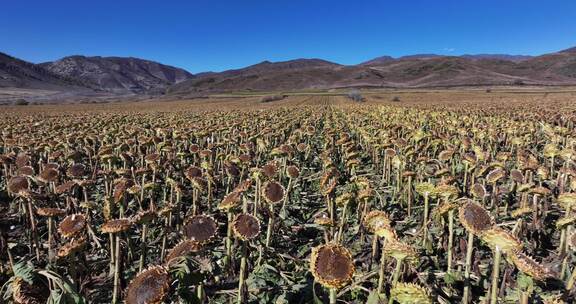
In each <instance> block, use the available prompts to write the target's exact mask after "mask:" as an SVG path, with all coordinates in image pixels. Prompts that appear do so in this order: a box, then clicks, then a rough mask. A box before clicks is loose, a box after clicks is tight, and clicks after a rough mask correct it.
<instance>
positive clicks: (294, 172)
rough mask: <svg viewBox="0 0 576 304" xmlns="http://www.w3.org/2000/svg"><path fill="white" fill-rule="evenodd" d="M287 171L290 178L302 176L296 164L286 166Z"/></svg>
mask: <svg viewBox="0 0 576 304" xmlns="http://www.w3.org/2000/svg"><path fill="white" fill-rule="evenodd" d="M286 173H287V175H288V177H290V178H298V177H299V176H300V169H298V167H296V166H288V167H287V168H286Z"/></svg>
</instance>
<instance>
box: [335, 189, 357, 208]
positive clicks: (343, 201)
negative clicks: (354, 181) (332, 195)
mask: <svg viewBox="0 0 576 304" xmlns="http://www.w3.org/2000/svg"><path fill="white" fill-rule="evenodd" d="M353 199H354V195H353V194H352V193H350V192H344V193H342V194H340V195H338V196H337V197H336V205H337V206H338V207H343V206H346V205H348V204H349V203H350V202H351V201H352V200H353Z"/></svg>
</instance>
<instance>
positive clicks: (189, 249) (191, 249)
mask: <svg viewBox="0 0 576 304" xmlns="http://www.w3.org/2000/svg"><path fill="white" fill-rule="evenodd" d="M200 250H202V245H201V244H200V243H198V242H196V241H193V240H182V241H180V243H178V244H176V245H175V246H174V247H172V249H170V251H168V254H167V255H166V263H170V261H172V260H173V259H176V258H179V257H182V256H186V255H189V254H192V253H196V252H199V251H200Z"/></svg>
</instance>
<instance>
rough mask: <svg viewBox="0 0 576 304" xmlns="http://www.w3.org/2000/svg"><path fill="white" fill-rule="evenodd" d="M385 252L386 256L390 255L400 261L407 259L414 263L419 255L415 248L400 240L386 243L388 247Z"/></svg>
mask: <svg viewBox="0 0 576 304" xmlns="http://www.w3.org/2000/svg"><path fill="white" fill-rule="evenodd" d="M384 252H385V253H386V255H389V256H391V257H393V258H395V259H397V260H400V261H403V260H406V259H408V260H410V261H413V260H416V258H418V253H417V252H416V250H415V249H414V247H412V246H410V245H408V244H406V243H403V242H401V241H399V240H392V241H390V242H388V243H386V246H385V247H384Z"/></svg>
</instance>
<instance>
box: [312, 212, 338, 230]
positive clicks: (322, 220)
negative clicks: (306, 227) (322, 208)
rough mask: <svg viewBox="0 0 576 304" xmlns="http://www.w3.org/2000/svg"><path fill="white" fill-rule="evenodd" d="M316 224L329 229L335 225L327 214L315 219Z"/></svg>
mask: <svg viewBox="0 0 576 304" xmlns="http://www.w3.org/2000/svg"><path fill="white" fill-rule="evenodd" d="M314 224H316V225H320V226H326V227H329V226H333V225H334V224H335V223H334V221H332V219H330V217H329V216H328V215H327V214H326V213H322V214H320V215H318V216H316V217H315V218H314Z"/></svg>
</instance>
